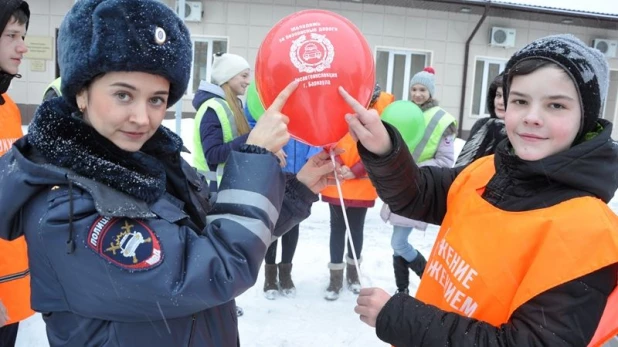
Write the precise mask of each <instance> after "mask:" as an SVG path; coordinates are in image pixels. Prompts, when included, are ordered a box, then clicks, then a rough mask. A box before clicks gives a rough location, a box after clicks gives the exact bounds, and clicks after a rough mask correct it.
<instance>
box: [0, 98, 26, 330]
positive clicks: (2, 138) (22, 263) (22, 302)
mask: <svg viewBox="0 0 618 347" xmlns="http://www.w3.org/2000/svg"><path fill="white" fill-rule="evenodd" d="M2 97H3V98H4V100H5V103H4V105H0V155H3V154H4V153H6V151H8V150H9V149H10V148H11V146H12V145H13V142H15V141H16V140H18V139H19V138H20V137H22V136H23V133H22V130H21V116H20V113H19V109H18V108H17V105H15V103H14V102H13V100H11V98H9V96H8V95H6V94H3V95H2ZM0 184H2V182H0ZM0 300H1V301H2V304H3V305H4V306H5V307H6V310H7V314H8V316H9V320H8V322H7V323H6V324H12V323H16V322H19V321H21V320H24V319H26V318H28V317H30V316H31V315H33V314H34V312H33V311H32V309H31V308H30V271H29V269H28V252H27V250H26V239H25V238H24V237H23V236H21V237H19V238H17V239H15V240H13V241H6V240H2V239H0Z"/></svg>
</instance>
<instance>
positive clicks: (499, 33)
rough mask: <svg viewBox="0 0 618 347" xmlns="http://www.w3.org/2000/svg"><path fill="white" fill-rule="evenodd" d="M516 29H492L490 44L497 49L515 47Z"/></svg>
mask: <svg viewBox="0 0 618 347" xmlns="http://www.w3.org/2000/svg"><path fill="white" fill-rule="evenodd" d="M515 31H516V30H515V29H512V28H500V27H492V28H491V36H490V37H489V44H490V45H492V46H496V47H515Z"/></svg>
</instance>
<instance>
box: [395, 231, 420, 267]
mask: <svg viewBox="0 0 618 347" xmlns="http://www.w3.org/2000/svg"><path fill="white" fill-rule="evenodd" d="M412 229H413V228H412V227H400V226H397V225H395V226H393V236H392V237H391V247H393V252H394V253H395V255H398V256H400V257H403V258H404V259H405V260H406V261H408V262H411V261H412V260H414V258H416V256H417V255H418V251H417V250H416V249H414V247H412V245H411V244H410V243H409V242H408V236H410V233H411V232H412Z"/></svg>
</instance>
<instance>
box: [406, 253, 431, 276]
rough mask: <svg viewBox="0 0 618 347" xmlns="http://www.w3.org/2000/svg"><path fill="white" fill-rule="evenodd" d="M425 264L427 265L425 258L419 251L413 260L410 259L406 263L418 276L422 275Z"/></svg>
mask: <svg viewBox="0 0 618 347" xmlns="http://www.w3.org/2000/svg"><path fill="white" fill-rule="evenodd" d="M425 266H427V260H426V259H425V257H423V255H422V254H421V252H418V255H417V256H416V258H414V260H412V261H411V262H410V263H409V264H408V267H409V268H410V269H412V271H414V273H415V274H417V275H418V278H422V277H423V272H424V271H425Z"/></svg>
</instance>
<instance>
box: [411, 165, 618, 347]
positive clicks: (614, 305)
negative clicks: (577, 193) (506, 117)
mask: <svg viewBox="0 0 618 347" xmlns="http://www.w3.org/2000/svg"><path fill="white" fill-rule="evenodd" d="M494 174H495V168H494V156H493V155H492V156H488V157H485V158H481V159H479V160H477V161H475V162H474V163H472V164H470V166H468V167H467V168H466V169H465V170H464V171H463V172H462V173H460V174H459V176H458V177H457V179H456V180H455V182H453V184H452V186H451V188H450V189H449V193H448V200H447V211H448V212H447V214H446V216H445V218H444V221H443V223H442V226H441V228H440V232H439V233H438V237H437V239H436V243H435V245H434V247H433V249H432V251H431V256H430V258H429V261H428V262H427V267H426V268H425V272H424V273H423V279H422V281H421V284H420V286H419V288H418V291H417V294H416V297H417V298H418V299H419V300H421V301H423V302H425V303H427V304H431V305H434V306H437V307H439V308H440V309H442V310H445V311H449V312H456V313H459V314H461V315H463V316H467V317H472V318H475V319H478V320H481V321H484V322H487V323H489V324H491V325H493V326H496V327H498V326H500V325H501V324H504V323H506V322H508V321H509V319H510V317H511V315H512V314H513V312H514V311H515V310H516V309H517V308H518V307H520V306H521V305H523V304H525V303H526V302H528V301H529V300H530V299H532V298H534V297H535V296H537V295H539V294H541V293H543V292H545V291H547V290H549V289H551V288H554V287H556V286H558V285H560V284H563V283H565V282H568V281H571V280H573V279H575V278H578V277H581V276H584V275H586V274H589V273H591V272H594V271H596V270H599V269H601V268H603V267H605V266H608V265H611V264H615V263H618V217H617V216H616V215H615V214H614V213H613V212H612V211H611V210H610V209H609V207H608V206H607V205H606V204H605V203H603V202H602V201H601V200H599V199H596V198H592V197H582V198H575V199H570V200H567V201H564V202H562V203H559V204H557V205H555V206H551V207H547V208H541V209H536V210H531V211H524V212H509V211H503V210H500V209H498V208H496V207H494V206H493V205H491V204H490V203H489V202H487V201H485V200H484V199H483V198H482V197H481V195H482V193H483V191H484V190H485V187H486V185H487V182H489V180H490V179H491V177H492V176H493V175H494ZM581 211H585V212H584V213H585V214H586V216H585V218H582V213H581ZM582 230H585V232H582ZM617 311H618V289H614V291H613V293H612V294H611V296H610V299H609V300H608V302H607V305H606V308H605V312H604V314H603V316H602V318H601V321H600V323H599V327H598V328H597V331H596V334H595V336H594V338H593V340H592V341H591V342H590V345H589V346H599V345H601V344H602V343H603V342H605V341H607V340H609V339H610V338H611V337H612V336H615V335H616V334H617V333H618V313H617Z"/></svg>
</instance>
